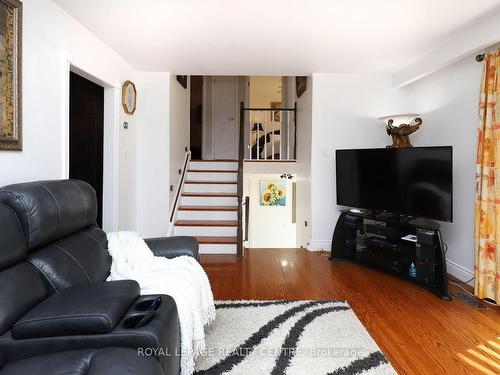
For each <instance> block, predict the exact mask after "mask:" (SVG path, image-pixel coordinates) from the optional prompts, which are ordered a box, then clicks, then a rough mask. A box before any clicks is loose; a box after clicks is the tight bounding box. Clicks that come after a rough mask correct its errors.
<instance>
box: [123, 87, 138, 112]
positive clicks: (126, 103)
mask: <svg viewBox="0 0 500 375" xmlns="http://www.w3.org/2000/svg"><path fill="white" fill-rule="evenodd" d="M136 104H137V90H136V88H135V85H134V83H133V82H131V81H125V83H124V84H123V86H122V106H123V110H124V111H125V113H127V114H129V115H133V114H134V112H135V108H136Z"/></svg>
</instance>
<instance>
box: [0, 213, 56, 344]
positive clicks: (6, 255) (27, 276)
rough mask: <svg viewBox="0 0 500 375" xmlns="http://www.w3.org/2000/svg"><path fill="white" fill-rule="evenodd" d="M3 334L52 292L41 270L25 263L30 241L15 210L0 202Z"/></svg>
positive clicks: (0, 329) (0, 321)
mask: <svg viewBox="0 0 500 375" xmlns="http://www.w3.org/2000/svg"><path fill="white" fill-rule="evenodd" d="M0 224H1V225H0V334H3V333H4V332H6V331H8V330H9V329H10V328H11V326H12V325H13V324H14V323H15V322H16V321H17V320H19V319H20V318H21V317H22V316H23V315H24V314H26V313H27V312H28V311H29V310H31V309H32V308H33V307H34V306H36V305H37V304H38V303H40V302H41V301H43V300H44V299H45V298H47V297H48V295H49V291H48V289H47V287H46V284H45V281H44V280H43V278H42V276H41V274H40V273H39V272H38V270H37V269H36V268H35V267H33V266H32V265H31V264H30V263H28V262H26V260H25V259H26V256H27V252H28V249H27V242H26V240H25V237H24V234H23V231H22V228H21V223H20V222H19V219H18V217H17V215H16V213H15V212H14V210H13V209H12V208H11V207H9V206H7V205H5V204H2V203H0Z"/></svg>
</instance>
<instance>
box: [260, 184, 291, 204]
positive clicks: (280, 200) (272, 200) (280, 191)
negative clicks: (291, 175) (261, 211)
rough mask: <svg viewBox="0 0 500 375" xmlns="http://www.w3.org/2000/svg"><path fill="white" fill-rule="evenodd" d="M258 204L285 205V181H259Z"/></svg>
mask: <svg viewBox="0 0 500 375" xmlns="http://www.w3.org/2000/svg"><path fill="white" fill-rule="evenodd" d="M259 194H260V199H259V201H260V205H261V206H275V207H284V206H286V181H281V180H277V181H269V180H262V181H260V189H259Z"/></svg>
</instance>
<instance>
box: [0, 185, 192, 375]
mask: <svg viewBox="0 0 500 375" xmlns="http://www.w3.org/2000/svg"><path fill="white" fill-rule="evenodd" d="M96 215H97V200H96V196H95V191H94V190H93V189H92V187H91V186H90V185H88V184H87V183H85V182H83V181H78V180H61V181H40V182H32V183H23V184H16V185H10V186H6V187H4V188H1V189H0V285H1V288H0V374H1V375H5V374H9V375H10V374H23V375H24V374H43V375H47V374H68V373H74V374H80V373H81V374H115V373H116V374H118V373H119V374H131V375H132V374H168V375H171V374H178V373H179V372H180V331H179V320H178V314H177V309H176V305H175V302H174V300H173V299H172V298H171V297H169V296H167V295H162V296H141V295H140V289H139V285H138V284H137V283H136V282H135V281H132V280H120V281H112V282H106V279H107V277H108V276H109V272H110V267H111V258H110V256H109V254H108V252H107V240H106V234H105V233H104V232H103V231H102V230H101V229H100V228H99V227H97V225H96ZM146 242H147V243H148V245H149V246H150V248H151V250H152V251H153V252H154V254H155V255H157V256H163V257H169V258H172V257H176V256H179V255H189V256H193V257H195V258H197V257H198V242H197V241H196V239H194V238H191V237H170V238H155V239H150V240H147V241H146ZM158 297H160V299H158ZM153 301H156V302H157V303H156V304H155V309H154V310H153V311H148V309H150V308H151V306H152V303H153ZM158 302H160V303H158ZM148 312H149V314H148ZM146 315H147V317H148V318H149V319H148V320H147V321H146V322H145V323H146V324H144V325H143V326H141V327H136V326H137V323H138V322H139V321H141V320H142V318H144V317H145V316H146ZM143 323H144V322H143ZM140 349H142V351H141V350H140ZM139 353H150V354H153V355H154V356H152V357H151V356H150V357H147V356H142V355H139Z"/></svg>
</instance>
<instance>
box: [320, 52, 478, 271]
mask: <svg viewBox="0 0 500 375" xmlns="http://www.w3.org/2000/svg"><path fill="white" fill-rule="evenodd" d="M481 71H482V68H481V64H479V63H477V62H476V61H475V59H474V57H473V56H470V57H469V58H467V59H465V60H463V61H460V62H458V63H456V64H453V65H451V66H449V67H447V68H446V69H443V70H441V71H439V72H436V73H434V74H432V75H430V76H428V77H426V78H424V79H421V80H419V81H417V82H414V83H413V84H410V85H408V86H406V87H405V88H403V89H395V88H392V87H391V78H390V77H389V76H384V75H379V76H377V75H369V76H367V75H344V74H341V75H337V74H315V75H314V77H313V80H314V85H313V98H314V101H313V131H312V145H311V147H312V151H311V152H312V154H311V155H312V156H311V189H312V191H311V196H312V199H311V210H312V219H311V220H312V228H311V229H312V234H311V237H312V241H311V249H313V250H315V249H320V248H323V249H330V242H331V237H332V233H333V228H334V225H335V223H336V220H337V218H338V214H339V209H340V208H341V207H338V206H337V205H336V204H335V196H336V191H335V168H334V150H335V149H339V148H365V147H384V146H385V145H387V144H390V143H391V140H390V138H389V137H388V136H387V135H386V133H385V130H384V124H383V123H382V122H380V121H378V120H377V118H378V117H380V116H382V115H386V114H392V113H405V112H411V113H413V112H414V113H420V114H421V117H422V119H423V121H424V123H423V125H422V127H421V129H420V130H419V131H418V132H416V133H415V134H413V135H412V136H411V139H412V143H413V144H414V145H415V146H439V145H452V146H453V157H454V166H453V174H454V176H453V179H454V181H453V195H454V201H453V205H454V207H453V210H454V214H453V219H454V222H453V223H441V225H442V234H443V239H444V241H445V242H446V243H447V244H448V245H449V251H448V253H447V254H446V257H447V260H448V272H449V273H451V274H453V275H455V276H456V277H458V278H460V279H462V280H467V279H469V278H471V277H472V274H473V268H474V267H473V262H474V256H473V255H474V252H473V241H474V238H473V229H474V228H473V225H474V224H473V223H474V187H475V186H474V179H475V152H476V127H477V121H478V115H477V113H478V102H479V83H480V77H481Z"/></svg>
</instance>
